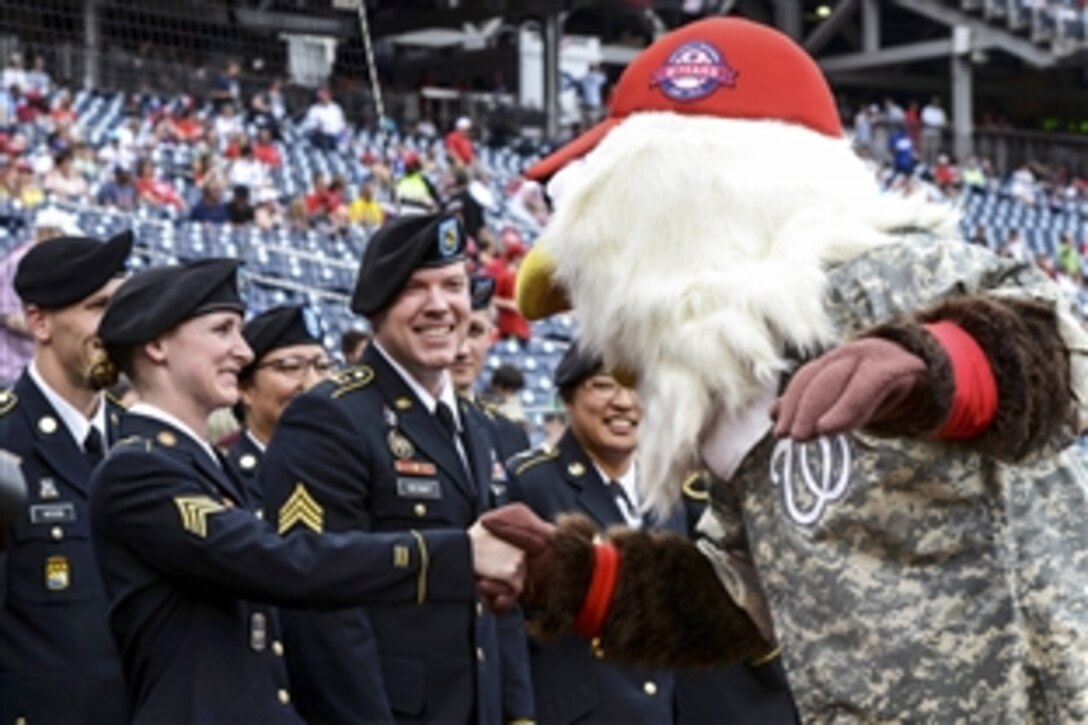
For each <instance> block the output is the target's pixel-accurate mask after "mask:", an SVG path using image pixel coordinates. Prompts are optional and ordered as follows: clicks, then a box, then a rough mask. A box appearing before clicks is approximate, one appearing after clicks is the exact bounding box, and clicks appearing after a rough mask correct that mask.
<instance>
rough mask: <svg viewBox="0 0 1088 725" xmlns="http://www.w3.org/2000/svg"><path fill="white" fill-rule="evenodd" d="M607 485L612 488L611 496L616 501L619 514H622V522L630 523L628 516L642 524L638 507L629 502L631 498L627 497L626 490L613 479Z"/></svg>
mask: <svg viewBox="0 0 1088 725" xmlns="http://www.w3.org/2000/svg"><path fill="white" fill-rule="evenodd" d="M609 485H610V486H611V487H612V496H613V498H615V499H616V506H618V507H619V509H620V513H622V514H623V519H624V521H627V522H628V523H630V520H629V519H628V518H627V515H628V514H630V515H631V517H632V518H634V519H637V520H638V521H639V522H642V514H641V513H639V510H638V507H637V506H635V504H634V503H633V502H632V501H631V497H630V496H628V495H627V489H625V488H624V487H623V484H622V483H620V482H619V481H617V480H615V479H613V480H611V481H609Z"/></svg>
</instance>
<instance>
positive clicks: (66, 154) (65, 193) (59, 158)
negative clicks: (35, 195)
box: [43, 151, 90, 201]
mask: <svg viewBox="0 0 1088 725" xmlns="http://www.w3.org/2000/svg"><path fill="white" fill-rule="evenodd" d="M43 188H44V189H45V191H46V192H47V193H49V194H52V195H53V196H55V197H57V198H59V199H63V200H65V201H83V200H84V199H85V198H86V197H87V195H88V193H89V191H90V189H89V187H88V185H87V180H86V179H84V178H83V175H82V174H80V173H79V172H78V171H76V170H75V169H74V168H73V167H72V153H71V151H61V152H60V153H59V154H57V155H56V157H55V159H54V161H53V169H52V170H51V171H50V172H49V173H48V174H46V176H45V183H44V184H43Z"/></svg>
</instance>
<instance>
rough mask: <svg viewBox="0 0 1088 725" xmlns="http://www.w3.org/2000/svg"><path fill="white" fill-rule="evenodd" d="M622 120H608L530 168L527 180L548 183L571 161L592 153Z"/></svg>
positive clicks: (526, 172)
mask: <svg viewBox="0 0 1088 725" xmlns="http://www.w3.org/2000/svg"><path fill="white" fill-rule="evenodd" d="M622 120H623V119H622V118H606V119H605V120H603V121H601V122H600V123H598V124H597V125H596V126H594V127H593V128H591V129H589V130H588V131H586V132H585V133H583V134H582V135H581V136H579V137H578V138H576V139H574V140H573V141H571V142H570V143H568V144H567V145H566V146H563V147H562V148H560V149H559V150H558V151H556V152H554V153H552V154H550V155H548V156H545V157H544V158H542V159H541V160H540V161H537V162H536V163H535V164H533V165H532V166H530V167H529V168H528V169H527V170H526V171H525V178H527V179H532V180H533V181H539V182H545V181H547V180H548V179H549V178H551V176H552V175H553V174H555V172H557V171H559V170H560V169H561V168H563V167H564V166H566V165H567V164H569V163H570V162H571V161H574V160H575V159H580V158H582V157H583V156H585V155H586V154H588V153H589V152H590V151H592V150H593V149H594V147H596V145H597V144H599V143H600V142H601V139H603V138H604V137H605V135H606V134H607V133H608V132H609V131H611V130H612V129H613V128H614V127H615V126H617V125H618V124H619V123H620V121H622Z"/></svg>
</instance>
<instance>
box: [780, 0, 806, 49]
mask: <svg viewBox="0 0 1088 725" xmlns="http://www.w3.org/2000/svg"><path fill="white" fill-rule="evenodd" d="M774 24H775V25H777V26H778V29H779V30H781V31H782V32H783V33H785V34H786V35H788V36H790V37H791V38H793V39H794V40H796V41H798V42H800V40H801V29H802V27H801V3H799V2H797V0H774Z"/></svg>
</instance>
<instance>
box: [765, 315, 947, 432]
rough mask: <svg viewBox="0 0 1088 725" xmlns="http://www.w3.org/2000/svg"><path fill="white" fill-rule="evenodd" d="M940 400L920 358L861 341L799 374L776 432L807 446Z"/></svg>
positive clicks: (779, 408)
mask: <svg viewBox="0 0 1088 725" xmlns="http://www.w3.org/2000/svg"><path fill="white" fill-rule="evenodd" d="M939 395H940V393H938V392H937V390H936V389H935V387H934V386H933V385H932V384H931V381H930V376H929V370H928V368H927V366H926V363H925V361H924V360H923V359H922V358H921V357H919V356H917V355H915V354H913V353H911V352H909V351H908V350H906V348H904V347H902V346H900V345H898V344H896V343H894V342H891V341H889V340H884V339H881V338H875V337H870V338H862V339H860V340H855V341H853V342H849V343H846V344H845V345H843V346H841V347H838V348H836V349H834V350H832V351H831V352H829V353H827V354H826V355H822V356H821V357H818V358H816V359H815V360H813V361H811V362H809V363H808V364H806V365H804V366H803V367H801V369H800V370H798V371H797V373H796V374H795V375H794V376H793V378H792V379H791V380H790V382H789V385H788V386H786V392H785V393H783V395H782V397H781V398H779V399H778V402H777V403H776V404H775V409H774V410H773V411H772V416H774V417H775V419H776V423H775V428H774V432H775V435H776V436H779V437H789V438H793V439H794V440H799V441H807V440H811V439H813V438H816V437H818V436H821V435H832V434H835V433H843V432H846V431H849V430H854V429H856V428H864V427H875V428H880V427H884V426H887V425H889V424H894V423H895V422H897V421H904V420H909V419H910V417H911V415H912V411H920V410H923V409H928V408H931V407H933V398H934V396H939ZM945 405H947V403H945Z"/></svg>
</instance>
